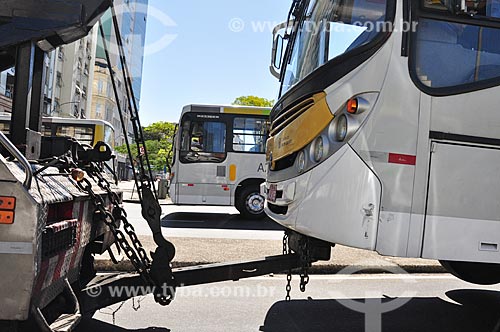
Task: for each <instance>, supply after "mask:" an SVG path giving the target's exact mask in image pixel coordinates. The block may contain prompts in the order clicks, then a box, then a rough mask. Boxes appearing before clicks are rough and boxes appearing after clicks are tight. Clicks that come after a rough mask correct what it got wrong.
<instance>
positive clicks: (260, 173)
mask: <svg viewBox="0 0 500 332" xmlns="http://www.w3.org/2000/svg"><path fill="white" fill-rule="evenodd" d="M269 112H270V108H259V107H239V106H219V105H189V106H186V107H184V109H183V111H182V115H181V120H180V125H179V129H178V132H177V135H176V139H175V146H174V150H175V152H174V162H173V166H172V174H171V184H170V197H171V199H172V202H173V203H174V204H179V205H226V206H235V207H236V208H237V209H238V211H239V212H240V213H241V214H242V216H244V217H245V218H247V219H252V218H253V219H255V218H262V217H264V216H265V213H264V197H263V196H262V195H261V194H260V191H259V186H260V184H261V183H262V182H264V180H265V176H266V167H265V164H266V160H265V149H266V147H265V145H266V140H267V134H268V118H269Z"/></svg>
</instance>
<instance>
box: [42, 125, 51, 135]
mask: <svg viewBox="0 0 500 332" xmlns="http://www.w3.org/2000/svg"><path fill="white" fill-rule="evenodd" d="M42 135H43V136H45V137H51V136H52V127H51V126H50V123H42Z"/></svg>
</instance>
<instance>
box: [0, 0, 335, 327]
mask: <svg viewBox="0 0 500 332" xmlns="http://www.w3.org/2000/svg"><path fill="white" fill-rule="evenodd" d="M106 10H111V11H112V14H113V15H112V17H113V27H114V30H115V33H116V35H117V36H118V38H117V44H118V49H119V53H120V64H121V72H115V71H114V70H113V69H111V68H112V66H111V61H110V56H109V51H108V46H107V45H106V38H104V31H103V29H102V26H100V29H99V30H100V34H101V36H102V37H103V42H104V49H105V53H106V58H107V61H108V67H109V68H110V72H109V73H110V75H111V78H112V83H113V91H114V94H115V97H118V91H117V83H116V81H117V77H116V76H117V75H122V77H121V78H122V79H123V81H124V82H125V83H126V92H127V93H126V97H127V98H126V103H124V104H122V103H121V102H120V98H116V100H117V104H118V110H119V114H120V116H121V119H122V123H121V125H122V127H123V129H124V131H127V127H128V123H125V122H124V120H123V119H124V116H123V115H124V113H125V112H129V113H130V114H131V115H132V116H131V122H132V127H133V130H134V136H135V143H136V144H134V146H133V147H132V145H131V144H130V142H128V141H127V142H126V143H127V146H128V154H129V158H130V160H136V161H137V165H138V168H139V172H138V174H135V178H134V180H135V182H136V185H137V188H138V193H139V197H140V201H141V205H142V216H143V217H144V219H145V220H146V221H147V223H148V224H149V226H150V228H151V233H152V235H153V238H154V241H155V243H156V245H157V249H156V250H155V252H153V253H151V255H148V253H146V251H145V250H144V248H143V247H142V245H141V243H140V241H139V239H138V237H137V235H136V234H135V231H134V227H133V226H132V225H131V224H130V223H129V221H128V219H127V213H126V211H125V210H124V209H123V207H122V199H121V193H120V192H119V191H118V189H117V187H116V184H117V182H116V181H115V179H114V178H113V177H110V176H108V175H106V174H107V173H109V174H113V169H112V168H111V167H110V166H108V163H107V161H109V160H111V159H113V158H114V155H113V151H112V149H111V147H110V146H108V145H107V144H105V143H104V142H98V143H97V144H96V145H95V146H93V147H92V146H88V145H85V144H81V143H80V142H78V141H76V140H75V139H73V138H71V137H47V136H42V135H41V118H42V111H41V109H42V106H43V86H44V83H43V82H44V81H45V65H44V62H45V59H46V54H47V52H49V51H51V50H52V49H54V48H56V47H58V46H61V45H63V44H68V43H71V42H74V41H76V40H78V39H80V38H82V37H84V36H85V35H86V34H88V33H89V31H90V30H91V29H92V27H93V26H94V25H96V24H99V23H100V22H99V21H100V17H101V15H102V14H103V13H104V12H105V11H106ZM120 36H121V35H120V31H119V25H118V22H117V20H116V15H115V13H114V7H113V2H112V0H43V1H40V0H3V1H2V6H0V70H5V69H8V68H11V67H12V66H15V73H16V75H15V92H14V97H13V109H12V120H11V126H10V128H11V129H10V134H9V135H4V134H3V133H1V132H0V263H1V266H2V268H1V269H0V280H1V281H2V283H1V284H0V330H1V331H9V332H16V331H22V330H27V331H37V330H39V331H43V332H56V331H57V332H58V331H72V330H74V329H75V328H76V326H77V325H78V323H79V321H80V320H81V318H82V316H83V315H89V314H92V313H93V312H95V311H96V310H98V309H100V308H104V307H107V306H109V305H111V304H114V303H119V302H121V301H124V300H127V299H128V297H127V295H126V294H125V293H123V294H122V296H115V295H116V294H112V293H111V292H110V291H111V290H112V289H113V287H121V286H123V287H137V286H148V287H144V288H142V289H143V290H144V293H153V294H154V298H155V300H156V302H158V303H159V304H161V305H168V304H169V303H170V302H171V301H172V300H173V299H174V296H175V290H176V288H178V287H182V286H190V285H196V284H204V283H212V282H219V281H226V280H238V279H241V278H247V277H253V276H258V275H264V274H268V273H272V272H281V271H289V272H288V273H291V272H290V271H291V270H292V269H294V268H300V269H301V289H304V288H305V285H306V284H307V281H308V276H307V269H308V267H310V265H311V263H312V262H314V261H316V260H320V259H324V260H328V259H329V257H330V252H331V245H330V244H328V243H325V242H322V241H320V240H316V239H312V238H308V237H304V236H301V235H300V234H298V233H293V232H286V234H285V237H284V242H283V254H282V255H278V256H271V257H265V258H262V259H258V260H253V261H247V262H239V263H224V264H215V265H207V266H196V267H188V268H182V269H172V267H171V266H172V264H171V263H172V260H173V259H174V257H175V247H174V246H173V245H172V243H171V242H169V241H168V240H166V239H165V238H164V236H163V234H162V231H161V225H160V215H161V207H160V205H159V203H158V199H157V194H156V192H155V188H154V186H153V185H152V179H153V175H152V174H151V167H149V160H148V155H147V150H146V146H145V143H144V138H143V133H142V127H141V123H140V119H139V112H138V107H137V104H136V99H135V98H134V93H133V90H132V88H131V86H132V84H131V78H130V74H129V70H128V66H127V62H126V58H125V53H124V49H123V44H122V39H121V37H120ZM106 170H107V171H108V172H106ZM113 246H116V247H117V248H119V250H121V251H122V252H123V253H124V254H125V255H126V257H127V258H128V259H129V260H130V261H131V263H132V265H133V266H134V269H135V271H134V272H131V273H117V274H106V275H98V274H97V273H96V271H95V269H94V265H93V260H94V256H95V255H101V254H104V253H106V252H108V253H109V254H110V255H111V257H112V258H114V256H113V251H111V249H112V247H113ZM287 289H288V290H289V289H290V285H289V284H288V287H287ZM135 295H144V294H135ZM287 296H288V298H289V292H288V295H287Z"/></svg>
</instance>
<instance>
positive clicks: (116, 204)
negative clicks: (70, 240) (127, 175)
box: [91, 165, 151, 268]
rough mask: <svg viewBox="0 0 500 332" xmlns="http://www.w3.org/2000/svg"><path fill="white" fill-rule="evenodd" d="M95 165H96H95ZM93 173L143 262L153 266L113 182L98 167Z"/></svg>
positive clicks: (147, 265) (116, 218)
mask: <svg viewBox="0 0 500 332" xmlns="http://www.w3.org/2000/svg"><path fill="white" fill-rule="evenodd" d="M94 166H95V165H94ZM91 171H92V172H91V175H92V176H95V177H96V178H97V180H98V181H97V184H98V185H99V187H101V188H102V189H103V190H104V191H106V193H107V194H108V197H109V199H110V201H111V203H112V204H113V216H114V218H115V220H117V221H121V222H122V223H123V230H124V231H125V233H127V235H128V237H129V239H130V241H131V242H132V245H133V247H134V249H135V251H136V252H137V255H138V256H139V258H140V260H141V262H142V264H143V265H144V266H146V267H147V268H149V267H151V260H150V259H149V257H148V254H147V253H146V250H145V249H144V247H143V245H142V243H141V241H140V240H139V238H138V237H137V234H136V232H135V228H134V226H132V224H131V223H130V222H129V221H128V219H127V212H126V211H125V210H124V209H123V208H122V207H121V206H120V198H119V197H118V195H117V194H116V192H114V191H112V190H111V184H110V183H109V181H108V180H106V178H104V176H103V175H102V173H101V172H99V170H98V169H97V170H96V169H93V170H91Z"/></svg>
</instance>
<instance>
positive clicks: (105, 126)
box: [0, 112, 115, 148]
mask: <svg viewBox="0 0 500 332" xmlns="http://www.w3.org/2000/svg"><path fill="white" fill-rule="evenodd" d="M10 118H11V114H10V113H4V112H0V131H2V132H3V133H4V134H6V135H9V131H10ZM42 135H43V136H47V137H63V136H65V137H72V138H74V139H76V140H77V141H79V142H80V143H83V144H88V145H91V146H94V145H96V143H97V142H99V141H102V142H105V143H107V144H109V146H110V147H111V148H114V147H115V130H114V128H113V126H112V125H111V124H110V123H109V122H106V121H103V120H98V119H72V118H59V117H43V118H42Z"/></svg>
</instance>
